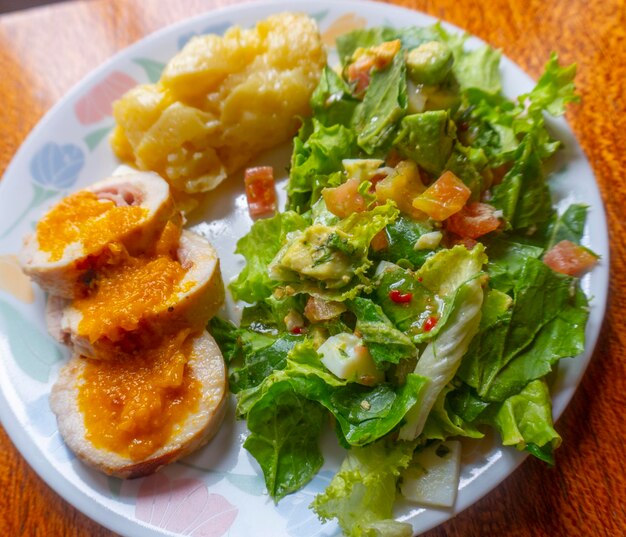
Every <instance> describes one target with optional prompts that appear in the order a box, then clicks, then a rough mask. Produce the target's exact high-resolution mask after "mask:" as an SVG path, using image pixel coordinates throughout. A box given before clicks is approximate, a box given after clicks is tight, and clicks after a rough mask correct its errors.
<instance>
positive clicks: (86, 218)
mask: <svg viewBox="0 0 626 537" xmlns="http://www.w3.org/2000/svg"><path fill="white" fill-rule="evenodd" d="M147 214H148V210H147V209H145V208H143V207H137V206H122V207H118V206H117V205H115V203H113V202H112V201H110V200H101V199H98V197H97V196H96V195H95V194H94V193H93V192H89V191H87V190H81V191H80V192H77V193H75V194H72V195H70V196H68V197H66V198H64V199H63V200H61V202H60V203H58V204H57V205H56V206H55V207H54V208H53V209H52V210H51V211H50V212H49V213H48V214H47V215H46V216H45V217H44V218H42V219H41V220H40V221H39V223H38V224H37V240H38V242H39V248H40V249H41V250H42V251H44V252H47V253H48V254H49V261H52V262H54V261H58V260H59V259H61V258H62V257H63V254H64V252H65V249H66V248H67V247H68V246H69V245H70V244H73V243H76V242H78V243H80V244H82V246H83V251H84V252H96V251H99V250H100V249H103V248H105V247H106V246H107V245H110V244H111V243H115V242H116V241H117V240H118V239H119V237H121V236H123V235H125V234H126V233H128V232H130V231H131V230H132V229H133V228H134V227H135V226H136V225H137V224H138V223H139V222H140V221H141V220H142V219H143V218H145V217H146V215H147Z"/></svg>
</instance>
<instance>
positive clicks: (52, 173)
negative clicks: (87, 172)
mask: <svg viewBox="0 0 626 537" xmlns="http://www.w3.org/2000/svg"><path fill="white" fill-rule="evenodd" d="M84 165H85V155H84V154H83V152H82V151H81V149H80V148H79V147H78V146H75V145H73V144H67V145H62V146H61V145H58V144H55V143H54V142H48V143H47V144H46V145H44V146H43V147H42V148H41V149H40V150H39V151H37V153H36V154H35V156H34V157H33V159H32V160H31V161H30V173H31V175H32V176H33V181H35V183H37V184H39V185H40V186H42V187H44V188H53V189H55V190H64V189H66V188H69V187H71V186H72V185H73V184H74V183H75V182H76V179H78V174H79V173H80V170H82V168H83V166H84Z"/></svg>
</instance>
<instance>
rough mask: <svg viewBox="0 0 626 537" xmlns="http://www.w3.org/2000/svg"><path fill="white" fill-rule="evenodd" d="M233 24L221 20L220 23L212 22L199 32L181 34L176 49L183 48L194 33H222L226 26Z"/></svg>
mask: <svg viewBox="0 0 626 537" xmlns="http://www.w3.org/2000/svg"><path fill="white" fill-rule="evenodd" d="M232 25H233V24H232V23H231V22H222V23H220V24H213V25H212V26H207V27H206V28H205V29H204V30H202V31H201V32H200V33H197V32H189V33H186V34H183V35H181V36H180V37H179V38H178V50H180V49H181V48H183V47H184V46H185V45H186V44H187V42H188V41H189V40H190V39H191V38H192V37H195V36H196V35H206V34H218V35H223V34H224V32H225V31H226V29H227V28H230V27H231V26H232Z"/></svg>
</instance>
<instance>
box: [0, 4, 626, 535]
mask: <svg viewBox="0 0 626 537" xmlns="http://www.w3.org/2000/svg"><path fill="white" fill-rule="evenodd" d="M234 3H237V2H236V1H228V0H204V1H203V0H177V1H176V2H166V1H164V0H91V1H82V2H81V1H76V2H71V3H64V4H56V5H54V6H51V7H46V8H38V9H34V10H28V11H24V12H20V13H15V14H9V15H4V16H0V73H1V76H0V132H1V139H2V143H1V144H0V173H3V172H4V170H5V169H6V167H7V165H8V164H9V162H10V161H11V158H12V157H13V155H14V153H15V151H16V150H17V149H18V147H19V145H20V144H21V143H22V141H23V140H24V139H25V137H26V136H27V135H28V133H29V131H30V130H31V129H32V128H33V127H34V126H35V125H36V123H37V122H38V121H39V119H40V118H41V117H42V115H43V114H44V113H45V112H46V111H47V110H48V109H49V108H50V107H51V106H52V105H53V104H55V103H56V102H57V101H58V100H59V99H60V98H61V97H62V96H63V95H64V94H65V93H66V91H67V90H68V89H69V88H70V87H71V86H73V85H74V84H75V83H76V82H78V81H79V80H80V79H81V78H82V77H83V76H84V75H86V74H87V73H88V72H89V71H90V70H92V69H93V68H95V67H96V66H98V65H99V64H100V63H102V62H103V61H105V60H106V59H107V58H109V57H110V56H111V55H112V54H113V53H115V52H117V51H118V50H120V49H122V48H124V47H126V46H127V45H129V44H131V43H133V42H134V41H136V40H138V39H139V38H141V37H142V36H144V35H146V34H149V33H151V32H153V31H154V30H157V29H159V28H161V27H163V26H166V25H167V24H170V23H172V22H175V21H178V20H181V19H184V18H187V17H189V16H193V15H195V14H198V13H201V12H204V11H206V10H210V9H214V8H216V7H220V6H223V5H228V4H234ZM389 3H394V4H398V5H403V6H406V7H411V8H415V9H419V10H421V11H424V12H427V13H429V14H431V15H435V16H437V17H440V18H442V19H444V20H446V21H449V22H451V23H453V24H456V25H458V26H460V27H462V28H464V29H466V30H468V31H469V32H471V33H473V34H475V35H477V36H479V37H481V38H482V39H484V40H485V41H487V42H488V43H490V44H491V45H493V46H495V47H498V48H500V49H502V51H503V52H504V54H506V55H507V56H508V57H509V58H511V59H512V60H513V61H515V62H516V63H518V64H519V65H520V66H521V67H522V68H523V69H525V70H526V71H527V72H528V73H530V74H531V75H532V76H533V77H535V78H536V77H537V76H538V75H539V74H540V72H541V69H542V66H543V64H544V63H545V61H546V59H547V58H548V56H549V54H550V52H551V51H553V50H555V51H557V52H558V53H559V55H560V58H561V60H562V61H563V62H564V63H570V62H576V63H577V64H578V73H579V74H578V77H577V86H578V89H579V92H580V94H581V96H582V104H581V105H580V106H576V107H572V108H571V110H570V111H569V113H568V115H567V119H568V121H569V122H570V125H571V126H572V128H573V130H574V133H575V134H576V136H577V137H578V139H579V140H580V143H581V145H582V147H583V149H584V151H585V152H586V154H587V157H588V158H589V160H590V162H591V166H592V168H593V170H594V172H595V174H596V177H597V180H598V183H599V185H600V190H601V192H602V195H603V198H604V200H605V204H606V208H607V212H608V219H609V226H610V230H611V244H612V246H611V255H612V259H611V265H612V266H611V272H612V281H611V289H610V295H609V309H608V315H607V318H606V320H605V323H604V327H603V330H602V333H601V335H600V339H599V344H598V347H597V349H596V352H595V355H594V357H593V359H592V362H591V365H590V366H589V369H588V370H587V373H586V374H585V377H584V379H583V381H582V384H581V385H580V388H579V389H578V391H577V393H576V395H575V397H574V399H573V400H572V402H571V404H570V405H569V407H568V408H567V410H566V411H565V413H564V415H563V416H562V418H561V419H560V420H559V421H558V422H557V428H558V430H559V431H560V433H561V435H562V436H563V446H562V447H561V448H560V449H559V451H558V452H557V466H556V467H555V468H554V469H549V468H547V467H546V466H545V465H544V464H543V463H541V462H539V461H537V460H527V461H526V462H525V463H524V464H523V465H522V466H521V467H520V468H519V469H518V470H517V471H516V472H515V473H514V474H513V475H512V476H510V477H509V478H508V479H507V480H506V481H505V482H504V483H503V484H502V485H500V486H499V487H497V488H496V489H495V490H494V491H493V492H491V493H490V494H488V495H487V496H486V497H485V498H483V499H482V500H480V501H479V502H477V503H476V504H475V505H474V506H472V507H471V508H469V509H467V510H466V511H464V512H463V513H461V514H460V515H458V516H457V517H456V518H454V519H453V520H451V521H449V522H447V523H445V524H443V525H442V526H439V527H438V528H436V529H434V530H431V531H430V532H428V533H426V535H427V536H428V537H443V536H455V537H456V536H458V537H461V536H462V537H472V536H507V537H508V536H525V537H526V536H527V537H537V536H578V535H580V536H604V535H607V536H618V535H626V507H625V506H626V502H625V500H626V471H625V470H624V460H625V456H626V451H625V449H624V446H626V426H625V418H624V416H625V415H626V370H625V369H626V368H625V363H626V350H625V349H626V335H622V331H624V316H623V315H622V313H620V312H623V311H626V238H625V237H626V233H624V231H625V230H624V227H625V225H624V216H626V1H625V0H548V1H546V0H525V1H523V2H522V1H516V0H490V1H489V2H479V1H477V0H438V1H435V0H412V1H411V0H404V1H403V0H394V1H393V2H389ZM0 450H1V452H2V456H1V457H0V490H1V491H2V492H1V493H0V499H1V500H2V501H1V502H0V535H1V536H11V537H13V536H22V535H23V536H29V537H30V536H40V535H41V536H68V537H69V536H91V537H105V536H112V535H113V534H112V533H111V532H110V531H108V530H106V529H104V528H102V527H101V526H99V525H98V524H96V523H95V522H92V521H91V520H89V519H88V518H87V517H85V516H84V515H82V514H81V513H79V512H78V511H77V510H76V509H74V508H73V507H72V506H70V505H69V504H67V503H66V502H65V501H64V500H63V499H61V498H60V497H59V496H57V495H56V494H55V493H54V492H53V491H52V490H51V489H49V488H48V486H47V485H45V484H44V483H43V481H42V480H41V479H40V478H39V477H38V476H37V475H36V474H35V472H34V471H33V470H31V469H30V467H29V466H28V465H27V464H26V462H25V461H24V460H23V459H22V457H21V456H20V454H19V453H18V451H17V450H16V449H15V448H14V446H13V445H12V443H11V441H10V440H9V438H8V437H7V435H6V433H5V432H4V430H3V429H1V428H0Z"/></svg>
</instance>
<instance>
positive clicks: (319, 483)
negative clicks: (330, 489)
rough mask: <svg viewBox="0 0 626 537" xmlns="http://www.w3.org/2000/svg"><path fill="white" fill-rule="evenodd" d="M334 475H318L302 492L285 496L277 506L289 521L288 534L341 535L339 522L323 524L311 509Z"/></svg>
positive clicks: (309, 536)
mask: <svg viewBox="0 0 626 537" xmlns="http://www.w3.org/2000/svg"><path fill="white" fill-rule="evenodd" d="M332 477H333V473H332V472H329V471H323V472H320V473H318V474H317V475H316V476H315V477H314V478H313V479H312V480H311V482H310V483H309V484H308V485H307V486H306V487H305V488H304V489H302V490H300V491H298V492H296V493H294V494H290V495H288V496H285V497H284V498H283V499H282V500H281V501H280V502H279V503H278V506H277V510H278V512H279V513H280V514H281V515H282V516H284V517H285V518H286V519H287V533H288V534H289V535H291V536H292V537H334V536H339V535H341V531H340V530H339V526H338V525H337V522H335V521H331V522H327V523H326V524H322V522H320V520H319V519H318V518H317V515H316V514H315V513H314V512H313V511H312V510H311V508H310V507H309V506H310V505H311V502H312V501H313V499H314V498H315V496H316V495H317V494H319V493H320V492H324V490H325V489H326V487H327V486H328V485H329V483H330V480H331V479H332Z"/></svg>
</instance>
